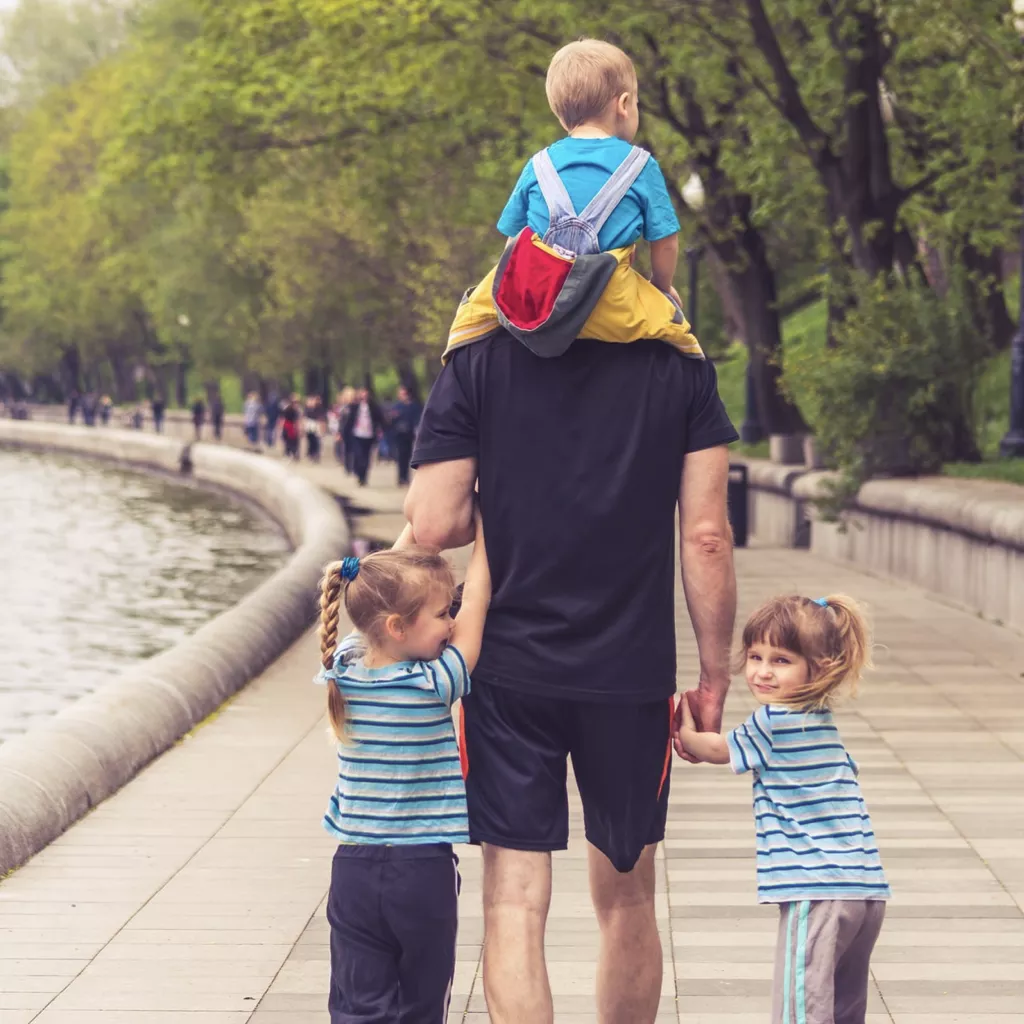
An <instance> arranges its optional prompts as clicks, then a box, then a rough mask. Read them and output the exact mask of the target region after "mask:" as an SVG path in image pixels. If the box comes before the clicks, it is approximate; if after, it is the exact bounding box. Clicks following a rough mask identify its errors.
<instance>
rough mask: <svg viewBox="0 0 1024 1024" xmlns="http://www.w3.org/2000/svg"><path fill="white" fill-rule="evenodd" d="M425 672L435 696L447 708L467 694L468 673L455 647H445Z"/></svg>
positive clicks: (427, 666) (428, 664)
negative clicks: (432, 685)
mask: <svg viewBox="0 0 1024 1024" xmlns="http://www.w3.org/2000/svg"><path fill="white" fill-rule="evenodd" d="M426 670H427V677H428V678H429V679H430V680H431V681H432V682H433V684H434V689H435V690H436V691H437V695H438V696H439V697H440V698H441V700H443V701H444V702H445V704H447V705H448V707H451V706H452V705H453V704H454V703H455V702H456V701H457V700H459V699H460V698H462V697H465V696H466V694H467V693H469V673H468V672H467V671H466V662H465V661H464V660H463V657H462V654H461V653H460V652H459V649H458V648H457V647H446V648H445V649H444V653H443V654H442V655H441V657H440V658H438V659H437V661H430V662H428V663H427V665H426Z"/></svg>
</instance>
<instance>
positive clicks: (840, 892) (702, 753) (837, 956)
mask: <svg viewBox="0 0 1024 1024" xmlns="http://www.w3.org/2000/svg"><path fill="white" fill-rule="evenodd" d="M869 663H870V639H869V634H868V627H867V623H866V622H865V620H864V615H863V613H862V612H861V611H860V609H859V608H858V607H857V605H856V604H855V603H854V602H853V601H851V600H850V599H849V598H847V597H843V596H841V595H840V596H832V597H820V598H813V599H812V598H807V597H798V596H789V597H777V598H774V599H772V600H771V601H768V602H767V603H766V604H764V605H762V606H761V607H760V608H759V609H758V610H757V611H755V612H754V614H753V615H752V616H751V617H750V620H749V621H748V622H747V625H746V628H745V629H744V630H743V645H742V649H741V652H740V657H739V664H737V666H736V668H737V671H743V672H744V674H745V676H746V681H747V686H748V687H749V689H750V693H751V694H752V696H753V697H754V700H755V701H756V702H757V704H758V705H759V706H758V708H757V710H756V711H755V712H754V713H753V714H752V715H751V716H750V717H749V718H748V719H747V721H746V722H744V723H743V724H742V725H740V726H739V727H738V728H736V729H734V730H733V731H732V732H730V733H729V734H728V735H726V736H723V735H721V734H719V733H711V732H700V731H698V730H697V728H696V725H695V723H694V719H693V715H692V714H691V713H690V708H689V704H688V702H687V701H686V700H685V699H684V700H683V701H682V706H683V728H682V730H681V731H680V737H679V739H680V745H681V747H682V752H684V753H685V754H687V755H688V756H689V757H690V758H691V759H692V760H698V761H709V762H711V763H714V764H728V765H731V766H732V770H733V771H734V772H736V773H737V774H742V773H744V772H751V773H752V775H753V779H754V819H755V831H756V834H757V891H758V899H759V901H760V902H761V903H777V904H778V905H779V909H780V917H779V933H778V941H777V944H776V954H775V984H774V990H773V997H772V998H773V1005H772V1017H771V1019H772V1022H773V1024H782V1022H783V1021H801V1020H806V1021H807V1024H819V1022H820V1024H824V1022H826V1021H829V1022H831V1021H849V1022H851V1024H853V1022H856V1021H863V1020H864V1014H865V1010H866V1007H867V998H868V976H869V968H870V958H871V951H872V949H873V948H874V945H875V941H876V940H877V938H878V934H879V932H880V931H881V928H882V920H883V918H884V917H885V901H886V900H887V899H889V897H890V892H889V886H888V885H887V884H886V881H885V876H884V874H883V872H882V864H881V860H880V859H879V855H878V844H877V842H876V841H875V835H874V831H873V829H872V827H871V819H870V818H869V817H868V810H867V806H866V805H865V803H864V798H863V797H862V796H861V791H860V784H859V782H858V780H857V774H858V771H857V765H856V763H855V762H854V760H853V758H852V757H850V755H849V754H848V753H847V752H846V747H845V746H844V744H843V741H842V738H841V737H840V735H839V731H838V729H837V728H836V723H835V721H834V719H833V717H832V708H833V706H834V704H835V702H836V700H837V698H838V697H839V696H840V694H841V692H842V691H843V690H844V689H845V690H847V691H848V692H851V693H852V692H853V690H854V688H855V687H856V683H857V680H858V678H859V676H860V674H861V672H862V671H863V669H865V668H866V667H867V666H868V665H869Z"/></svg>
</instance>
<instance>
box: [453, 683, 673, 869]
mask: <svg viewBox="0 0 1024 1024" xmlns="http://www.w3.org/2000/svg"><path fill="white" fill-rule="evenodd" d="M674 710H675V697H672V698H668V699H662V700H657V701H653V702H648V703H643V704H625V703H623V704H619V703H614V704H608V703H597V702H587V701H577V700H566V699H563V698H557V697H538V696H534V695H531V694H522V693H517V692H516V691H514V690H509V689H505V688H503V687H498V686H493V685H488V684H487V683H477V682H474V683H473V689H472V691H471V692H470V693H469V694H468V695H467V696H466V697H465V698H464V699H463V701H462V722H461V726H460V729H461V733H462V736H461V743H460V748H461V751H462V758H463V760H462V770H463V774H464V775H465V777H466V798H467V801H468V803H469V832H470V836H471V837H472V841H473V842H474V843H492V844H493V845H495V846H501V847H504V848H506V849H511V850H538V851H552V850H564V849H565V848H566V846H567V845H568V843H569V801H568V795H567V792H566V759H567V758H569V757H571V758H572V770H573V774H574V775H575V777H576V785H577V787H578V788H579V791H580V797H581V798H582V801H583V821H584V827H585V830H586V837H587V840H588V841H589V842H590V843H591V844H592V845H594V846H596V847H597V849H599V850H600V851H601V852H602V853H603V854H604V855H605V856H606V857H607V858H608V859H609V860H610V861H611V862H612V864H614V865H615V868H616V869H617V870H618V871H631V870H632V869H633V867H634V866H635V865H636V862H637V860H638V859H639V857H640V854H641V852H642V851H643V848H644V847H645V846H648V845H650V844H651V843H658V842H661V840H662V839H664V837H665V818H666V815H667V812H668V791H669V776H670V773H671V765H672V738H671V724H672V716H673V713H674Z"/></svg>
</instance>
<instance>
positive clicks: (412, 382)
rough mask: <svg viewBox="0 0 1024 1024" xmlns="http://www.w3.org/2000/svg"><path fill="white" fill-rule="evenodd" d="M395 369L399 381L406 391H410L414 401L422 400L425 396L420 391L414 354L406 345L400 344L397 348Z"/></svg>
mask: <svg viewBox="0 0 1024 1024" xmlns="http://www.w3.org/2000/svg"><path fill="white" fill-rule="evenodd" d="M395 369H396V370H397V371H398V379H399V381H401V383H402V385H403V386H404V387H405V389H406V391H408V392H409V396H410V397H411V398H412V400H413V401H414V402H422V401H423V396H422V394H421V391H420V382H419V378H418V377H417V376H416V370H415V368H414V367H413V365H412V356H411V355H410V354H409V350H408V349H407V348H405V347H404V346H399V347H398V348H396V350H395Z"/></svg>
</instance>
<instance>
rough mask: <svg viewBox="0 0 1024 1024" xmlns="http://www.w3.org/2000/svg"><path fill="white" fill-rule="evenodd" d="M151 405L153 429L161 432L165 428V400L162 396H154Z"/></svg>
mask: <svg viewBox="0 0 1024 1024" xmlns="http://www.w3.org/2000/svg"><path fill="white" fill-rule="evenodd" d="M150 407H151V408H152V410H153V429H154V430H155V431H156V432H157V433H158V434H161V433H163V429H164V408H165V406H164V400H163V399H162V398H154V399H153V401H152V402H151V403H150Z"/></svg>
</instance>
